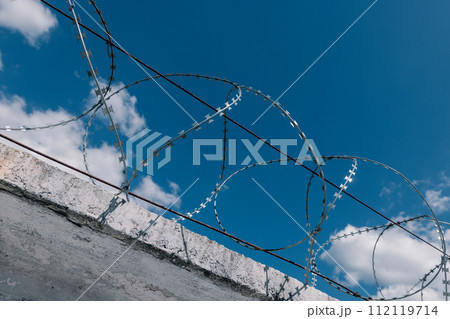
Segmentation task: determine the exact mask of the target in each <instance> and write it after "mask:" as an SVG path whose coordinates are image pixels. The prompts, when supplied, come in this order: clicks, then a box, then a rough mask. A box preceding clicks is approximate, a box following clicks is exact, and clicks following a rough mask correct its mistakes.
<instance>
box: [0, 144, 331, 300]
mask: <svg viewBox="0 0 450 319" xmlns="http://www.w3.org/2000/svg"><path fill="white" fill-rule="evenodd" d="M0 189H1V190H0V299H32V300H35V299H38V300H74V299H77V298H78V297H79V296H80V295H81V294H82V293H83V292H84V291H85V290H86V289H87V288H88V287H89V286H90V285H91V284H92V283H93V282H94V281H95V280H96V279H97V278H98V277H99V276H100V275H101V274H102V273H103V272H104V271H105V270H106V269H107V268H108V267H109V266H110V265H111V264H112V263H113V262H114V261H115V260H116V259H118V258H119V257H120V256H121V255H122V254H123V256H122V257H121V258H120V259H119V260H118V261H117V263H115V264H114V266H112V267H111V268H110V269H109V270H108V271H107V272H106V274H105V275H104V276H103V277H102V278H101V279H100V280H99V281H98V282H96V283H95V285H94V286H93V287H92V288H91V289H90V290H89V291H88V292H87V293H86V294H85V295H84V296H83V297H82V299H81V300H265V299H275V298H276V299H284V300H332V298H330V297H329V296H327V295H326V294H324V293H322V292H320V291H318V290H316V289H314V288H311V287H307V288H306V289H305V287H303V284H302V283H301V282H299V281H298V280H296V279H294V278H289V277H287V276H286V275H284V274H283V273H281V272H279V271H277V270H275V269H272V268H270V267H267V266H264V265H262V264H260V263H258V262H255V261H253V260H251V259H249V258H247V257H245V256H243V255H241V254H238V253H236V252H234V251H231V250H229V249H227V248H225V247H224V246H222V245H219V244H218V243H216V242H214V241H211V240H209V239H208V238H206V237H204V236H201V235H198V234H196V233H193V232H191V231H189V230H187V229H184V228H182V226H181V225H180V224H178V223H176V222H174V221H171V220H167V219H165V218H160V219H158V221H157V223H156V224H155V225H153V226H152V227H151V228H150V230H149V231H148V232H147V234H146V235H145V236H142V237H141V238H140V239H139V241H138V242H136V244H135V245H133V247H132V248H131V249H129V247H130V244H131V243H132V242H133V238H136V237H137V234H138V233H139V232H140V231H141V230H144V229H145V228H146V227H147V226H148V224H149V222H150V221H152V220H154V219H155V218H156V217H157V215H156V214H153V213H150V212H149V211H147V210H145V209H143V208H142V207H139V206H136V205H134V204H132V203H126V202H123V201H121V200H120V199H117V198H116V197H114V195H113V194H111V193H108V192H106V191H104V190H102V189H101V188H99V187H97V186H94V185H92V184H90V183H88V182H86V181H83V180H81V179H79V178H77V177H75V176H73V175H71V174H68V173H66V172H63V171H61V170H59V169H57V168H55V167H53V166H50V165H48V164H46V163H43V162H42V161H40V160H38V159H36V158H35V157H33V156H31V155H30V154H27V153H24V152H19V151H17V150H14V149H12V148H9V147H6V146H4V145H2V144H0ZM114 203H118V204H114ZM104 212H109V215H108V216H107V218H106V221H105V224H104V225H102V224H101V223H99V222H98V221H97V219H98V218H99V216H100V215H102V213H104ZM280 285H282V286H283V288H284V289H282V290H280ZM302 288H303V289H302Z"/></svg>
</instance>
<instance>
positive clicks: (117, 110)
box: [88, 80, 146, 138]
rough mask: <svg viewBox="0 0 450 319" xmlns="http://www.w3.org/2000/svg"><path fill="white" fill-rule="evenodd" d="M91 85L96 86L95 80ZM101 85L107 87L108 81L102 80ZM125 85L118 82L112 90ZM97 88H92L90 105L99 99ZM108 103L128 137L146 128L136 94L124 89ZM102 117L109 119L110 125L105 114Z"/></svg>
mask: <svg viewBox="0 0 450 319" xmlns="http://www.w3.org/2000/svg"><path fill="white" fill-rule="evenodd" d="M91 85H92V86H93V87H94V83H93V82H92V83H91ZM100 85H101V87H106V82H105V81H104V80H100ZM124 86H125V84H123V83H121V82H117V83H115V84H113V85H112V86H111V92H115V91H117V90H119V89H120V88H122V87H124ZM95 89H96V87H95ZM95 89H92V90H91V94H90V97H89V102H88V107H90V106H91V105H93V104H95V103H97V101H98V97H97V96H96V95H95V91H94V90H95ZM107 104H108V105H111V106H112V107H113V110H114V113H112V117H113V119H114V121H115V122H116V123H118V124H119V128H120V131H121V132H122V133H123V134H125V136H127V137H128V138H129V137H132V136H133V135H134V134H136V133H138V132H139V131H141V130H142V129H144V128H145V125H146V122H145V118H144V116H142V115H140V114H139V113H138V111H137V108H136V104H137V98H136V96H133V95H130V93H128V91H127V90H123V91H121V92H120V93H118V94H116V95H114V96H112V97H111V98H110V99H109V100H108V101H107ZM102 117H103V118H104V119H105V120H106V121H107V123H108V125H110V124H109V120H108V119H107V118H106V117H104V116H103V115H102Z"/></svg>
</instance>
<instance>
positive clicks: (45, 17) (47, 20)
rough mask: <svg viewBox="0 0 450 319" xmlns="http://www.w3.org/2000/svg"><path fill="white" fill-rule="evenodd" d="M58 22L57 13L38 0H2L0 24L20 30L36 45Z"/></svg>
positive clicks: (31, 43) (0, 2)
mask: <svg viewBox="0 0 450 319" xmlns="http://www.w3.org/2000/svg"><path fill="white" fill-rule="evenodd" d="M57 24H58V21H57V19H56V17H55V15H54V14H53V13H52V12H51V11H50V9H48V8H46V7H45V6H44V5H43V4H42V3H41V2H39V1H38V0H0V26H1V27H5V28H8V29H10V30H13V31H18V32H20V33H21V34H22V35H23V36H24V37H25V39H26V40H27V41H28V43H29V44H30V45H32V46H34V47H38V42H39V40H40V39H42V38H43V37H45V36H48V34H49V32H50V30H51V29H52V28H54V27H55V26H56V25H57Z"/></svg>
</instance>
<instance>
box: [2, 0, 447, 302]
mask: <svg viewBox="0 0 450 319" xmlns="http://www.w3.org/2000/svg"><path fill="white" fill-rule="evenodd" d="M41 2H42V3H44V4H46V5H47V6H49V7H51V8H52V9H54V10H56V11H57V12H59V13H61V14H63V15H64V16H66V17H67V18H69V19H71V20H72V21H73V22H74V25H75V27H76V31H77V39H78V40H79V41H80V42H81V46H82V49H83V52H82V55H81V56H82V58H83V59H86V61H87V63H88V65H89V70H88V76H89V78H92V79H93V81H94V84H95V89H94V93H95V95H96V97H98V101H97V102H96V103H95V104H94V105H92V106H91V107H89V108H88V109H87V110H86V111H84V112H82V113H81V114H79V115H77V116H74V117H72V118H69V119H67V120H64V121H59V122H56V123H52V124H46V125H40V126H34V127H27V126H16V127H12V126H10V125H8V126H6V125H5V126H3V127H0V130H4V131H34V130H43V129H49V128H53V127H58V126H64V125H67V124H69V123H72V122H75V121H78V120H80V119H83V118H85V117H86V116H87V115H90V118H89V120H88V121H87V124H86V127H85V131H84V134H83V144H82V153H83V163H84V166H85V168H86V172H87V175H86V176H88V177H89V178H90V179H91V181H92V182H93V183H95V181H96V180H97V181H98V178H94V177H93V175H91V174H90V173H89V159H88V156H87V149H88V132H89V128H90V127H91V125H92V123H93V120H94V118H95V116H96V115H97V113H98V111H99V110H101V111H102V113H103V114H104V115H105V116H106V117H107V118H108V120H109V124H110V125H109V126H108V128H109V131H110V132H112V133H113V135H114V138H115V143H114V144H115V146H116V148H117V150H118V152H119V153H120V154H119V162H120V163H121V166H122V175H123V182H122V184H121V186H120V187H115V188H116V189H117V190H118V191H119V193H118V194H120V193H124V194H125V196H126V198H127V199H128V195H129V194H132V193H131V192H130V190H131V185H132V182H133V181H134V180H135V179H136V178H137V177H138V172H139V171H140V170H141V169H142V168H143V167H146V166H147V165H148V164H149V162H150V160H152V159H153V158H155V157H157V156H158V155H159V154H160V153H161V152H162V151H164V150H166V149H169V148H172V147H173V146H174V145H175V144H178V143H179V142H181V141H182V140H184V139H185V138H186V137H187V136H188V135H189V134H191V133H193V132H196V131H198V130H199V129H200V128H201V127H202V126H204V125H206V124H210V123H212V122H214V121H215V120H216V119H217V118H220V117H222V118H223V139H222V140H223V143H222V165H221V167H220V173H219V178H218V182H217V183H216V184H215V186H214V187H213V190H212V191H211V193H210V194H209V195H208V196H207V197H206V198H205V200H204V201H202V202H201V203H200V204H199V205H198V206H197V208H195V209H194V210H193V211H191V212H189V213H187V214H186V215H183V214H180V213H177V212H175V211H173V210H169V211H171V212H173V213H174V214H175V215H176V216H177V218H174V219H175V220H177V221H182V220H185V219H187V220H190V221H195V220H194V219H193V218H192V217H193V216H194V215H196V214H198V213H200V212H201V211H203V210H204V209H205V208H206V207H207V206H208V205H209V203H211V202H213V211H214V215H215V218H216V220H217V223H218V225H219V228H220V229H219V230H217V231H219V232H220V233H222V234H225V235H227V236H228V237H229V238H231V239H232V240H233V241H235V242H236V243H238V244H240V245H242V246H244V247H247V248H249V249H253V250H260V251H264V252H266V253H269V254H271V255H275V254H274V253H273V252H274V251H278V250H285V249H289V248H292V247H295V246H298V245H300V244H302V243H306V251H307V258H306V266H302V267H301V268H303V269H305V282H304V283H305V286H304V287H306V286H308V285H311V286H316V282H317V276H319V277H321V278H322V279H323V280H324V281H325V282H326V283H328V284H330V285H331V286H332V287H334V288H335V289H337V290H339V291H343V292H345V293H347V294H349V295H351V296H355V297H358V298H362V299H366V300H367V299H377V298H375V297H373V296H365V297H364V296H363V295H362V294H360V293H358V292H355V291H353V290H351V289H349V288H347V287H345V286H344V285H342V284H340V283H338V282H337V281H335V280H333V279H331V278H329V277H327V276H325V275H323V274H321V273H320V270H319V268H318V266H317V258H318V254H319V253H320V252H323V251H324V250H325V247H327V246H329V245H331V244H333V243H335V242H336V241H339V240H345V239H347V238H349V237H354V236H357V235H361V234H363V233H368V232H372V231H378V230H380V229H381V232H380V233H379V235H378V237H377V240H376V242H375V244H374V246H373V251H372V272H373V276H374V285H375V286H376V290H377V292H378V294H379V295H380V296H381V298H378V299H380V300H386V298H385V297H384V295H383V292H382V287H381V285H380V282H379V279H378V277H377V272H376V263H375V251H376V248H377V245H378V242H379V240H380V239H381V237H382V236H383V234H384V233H385V232H386V231H387V230H388V229H391V228H393V227H398V228H399V229H401V230H403V231H405V232H406V233H408V234H410V235H411V236H412V237H413V238H415V239H416V240H418V242H420V241H422V242H424V243H425V244H427V245H428V246H430V247H432V248H433V249H435V250H437V251H439V252H440V254H441V256H442V257H441V260H440V262H439V263H437V264H436V266H434V267H433V268H432V269H431V270H430V271H429V272H427V273H426V274H424V275H423V276H422V277H421V278H420V279H419V280H418V281H417V282H415V283H414V284H413V285H412V286H411V287H410V288H409V289H408V290H407V291H406V293H405V294H404V295H402V296H396V297H393V298H391V299H392V300H396V299H404V298H407V297H411V296H413V295H415V294H417V293H419V292H420V294H421V298H423V291H424V289H426V288H427V287H429V285H430V284H431V283H432V282H433V281H434V280H435V279H436V278H437V277H438V275H439V274H441V273H442V274H443V277H444V280H443V287H444V296H445V298H446V300H447V299H448V296H449V293H448V291H449V290H448V285H449V281H448V278H447V273H448V268H447V262H448V255H447V252H446V243H445V238H444V232H443V230H442V227H441V224H440V221H439V220H438V219H437V218H436V215H435V213H434V212H433V209H432V207H431V206H430V205H429V203H428V202H427V200H426V198H425V197H424V196H423V195H422V194H421V193H420V192H419V190H418V189H417V188H416V187H415V186H414V185H413V183H411V182H410V181H409V180H408V179H407V178H406V177H405V176H404V175H403V174H401V173H400V172H399V171H397V170H395V169H393V168H391V167H389V166H388V165H386V164H383V163H380V162H377V161H374V160H371V159H367V158H363V157H358V156H349V155H333V156H324V157H323V161H330V160H335V159H337V160H350V161H352V166H351V168H350V169H349V170H348V174H346V175H345V177H344V180H343V181H342V183H340V184H339V185H337V184H335V183H333V182H331V181H330V180H329V179H327V178H326V177H325V173H324V171H323V168H322V164H323V163H322V162H321V161H320V160H319V157H318V156H317V155H318V154H316V153H315V149H314V147H313V146H312V145H311V144H310V142H309V140H308V138H307V137H306V134H305V133H304V132H303V130H302V129H301V128H300V125H299V124H298V122H297V121H296V120H295V119H294V118H293V116H292V115H291V113H290V112H289V111H287V110H286V109H285V108H283V107H282V106H281V104H280V103H279V101H278V99H277V100H274V99H272V98H271V97H270V96H269V95H266V94H264V93H262V92H261V91H260V90H256V89H254V88H253V87H248V86H244V85H240V84H238V83H235V82H233V81H230V80H226V79H223V78H219V77H216V76H209V75H199V74H190V73H170V74H162V73H159V72H158V71H156V70H154V69H153V68H151V67H150V66H148V65H146V64H145V63H143V62H142V61H140V60H139V59H137V58H135V57H134V56H132V55H130V54H129V53H128V52H127V51H125V50H124V49H123V48H122V47H120V46H117V45H116V44H115V43H114V42H115V41H114V39H113V37H112V36H111V33H110V30H109V29H108V27H107V23H106V20H105V18H104V16H103V14H102V12H101V10H100V9H99V7H98V6H97V2H96V1H88V2H89V4H90V5H92V7H93V9H94V11H95V13H96V15H97V17H98V19H99V20H100V22H99V23H100V24H101V26H102V29H103V31H104V33H105V34H106V38H105V37H103V36H101V35H100V34H98V33H96V32H95V31H93V30H91V29H89V28H88V27H86V26H85V25H83V24H82V23H81V21H80V17H79V16H78V15H77V13H76V12H75V5H74V2H73V1H72V0H67V2H68V4H69V12H70V14H71V15H72V16H70V15H68V14H66V13H64V12H62V11H61V10H59V9H58V8H56V7H55V6H53V5H51V4H49V3H48V2H47V1H44V0H41ZM83 10H85V9H84V8H83ZM82 28H84V29H85V30H88V31H89V32H91V33H93V34H94V35H96V36H97V37H99V38H100V39H102V40H103V41H105V43H106V45H107V53H108V58H109V61H110V62H109V66H110V73H109V76H108V82H107V84H106V86H105V87H103V86H102V85H101V82H102V81H101V80H100V79H99V73H98V71H97V69H96V68H94V65H93V63H92V60H91V57H92V52H91V50H89V49H88V48H87V46H86V43H85V39H86V33H85V31H82ZM114 49H117V50H118V51H120V52H122V53H125V54H127V55H128V56H129V57H131V58H132V59H133V60H134V61H136V63H139V64H141V65H142V66H144V67H146V68H148V69H150V70H151V71H153V72H155V73H156V75H154V76H150V77H146V78H144V79H141V80H137V81H135V82H132V83H130V84H127V85H124V86H122V87H120V88H119V89H117V90H116V91H114V92H112V83H113V81H114V76H115V70H116V60H115V53H114ZM191 77H192V78H195V79H206V80H215V81H217V82H219V83H222V84H226V85H229V86H231V88H230V90H229V92H228V94H227V96H226V100H225V103H224V104H223V106H220V107H217V108H215V107H213V106H211V105H210V104H209V103H206V102H205V101H204V100H202V99H201V98H199V97H197V96H196V95H194V94H193V93H191V92H190V91H188V90H186V89H184V88H183V87H181V86H180V85H179V84H177V83H175V82H174V81H173V80H171V78H191ZM159 78H162V79H164V80H166V81H168V82H169V83H171V84H173V85H175V86H176V87H178V88H179V89H181V90H182V91H183V92H185V93H186V94H188V95H190V96H191V97H193V98H195V99H196V100H197V101H199V102H201V103H202V104H204V105H205V106H207V107H209V108H210V109H211V110H212V111H213V114H212V115H210V114H206V115H205V116H204V119H203V120H202V121H199V122H197V121H195V120H194V123H192V125H191V126H190V127H188V128H186V127H185V128H184V129H183V130H181V131H180V132H179V133H178V134H177V135H176V136H175V137H173V138H170V139H168V140H167V141H165V142H164V143H163V145H161V146H159V147H157V148H156V149H155V150H154V151H153V152H152V154H151V155H150V156H147V157H146V158H143V159H142V160H141V162H140V163H139V165H137V167H135V168H134V169H133V171H132V172H131V174H130V175H129V176H128V173H127V164H126V161H127V160H128V161H131V159H127V158H126V154H125V152H124V150H123V141H122V139H121V137H120V133H119V122H120V119H119V122H117V121H115V120H114V118H113V116H112V113H113V111H114V105H113V104H111V103H110V104H108V101H110V100H111V98H112V97H113V96H115V95H117V94H119V93H120V92H122V91H124V90H127V89H129V88H130V87H132V86H135V85H138V84H141V83H143V82H145V81H150V80H155V79H159ZM234 91H236V94H235V95H234V96H232V93H233V92H234ZM244 92H247V93H254V94H255V95H256V96H258V97H260V98H262V99H264V100H266V101H269V102H270V103H271V106H273V107H274V108H276V109H278V110H279V111H280V114H281V115H282V117H284V118H285V119H286V121H287V123H289V125H290V126H291V127H292V128H293V129H294V130H295V131H296V134H297V136H298V137H299V138H300V140H303V141H304V143H305V145H306V147H307V149H308V152H310V153H311V154H312V156H311V157H309V158H293V157H292V156H290V155H288V154H287V153H286V152H283V151H282V150H281V149H278V148H276V147H275V146H274V145H272V144H270V143H269V142H267V141H266V140H265V139H262V138H261V137H259V136H258V135H257V134H255V133H254V132H252V131H251V130H249V129H248V128H247V127H245V126H244V125H242V124H239V123H238V122H236V121H235V120H233V119H232V118H230V117H229V116H228V112H229V111H231V110H232V109H233V108H234V107H235V106H237V105H238V103H240V102H241V101H242V99H243V98H244V94H243V93H244ZM230 97H231V99H230ZM228 123H232V124H235V125H237V126H238V127H240V128H241V129H243V130H244V131H246V132H247V133H249V134H250V135H252V136H254V137H255V138H257V139H258V140H261V141H263V143H264V144H266V145H267V146H269V147H271V148H272V149H274V150H276V151H277V152H278V153H280V154H281V156H284V159H279V160H270V161H263V162H259V163H254V164H251V165H247V166H245V167H243V168H241V169H238V170H236V171H235V172H233V173H231V174H229V175H228V176H227V175H226V173H227V166H226V150H227V147H228V136H227V131H228V129H227V125H228ZM304 159H310V160H311V161H312V162H313V165H314V167H313V168H309V167H307V166H305V165H303V160H304ZM358 161H362V162H366V163H370V164H375V165H378V166H381V167H383V168H386V169H388V170H389V171H390V172H393V173H394V174H396V175H398V176H400V177H401V178H402V179H403V180H404V181H405V182H406V183H407V184H409V185H410V186H411V187H412V188H413V190H414V191H415V192H416V193H417V194H418V195H419V196H420V198H421V199H422V200H423V202H424V203H425V205H426V206H427V208H428V210H429V211H430V214H429V215H421V216H418V217H412V218H408V219H404V220H400V221H393V220H391V219H390V218H388V217H387V216H385V215H384V214H382V213H380V212H379V211H378V210H376V209H374V208H373V207H371V206H369V205H368V204H366V203H364V202H363V201H361V200H360V199H358V198H357V197H355V196H353V195H351V194H350V193H349V192H348V191H347V188H348V187H349V185H350V183H351V182H352V179H353V178H354V176H355V174H356V171H357V169H358ZM281 162H291V163H294V164H296V165H299V166H301V167H303V168H305V169H307V170H308V171H309V172H310V173H311V176H310V178H309V180H308V182H307V185H306V200H305V201H306V205H305V218H306V225H305V226H306V236H305V237H302V239H300V240H299V241H297V242H295V243H293V244H290V245H288V246H285V247H277V248H262V247H259V246H255V245H253V244H251V243H249V242H246V241H245V240H243V239H240V238H238V237H235V236H233V235H232V234H230V233H228V232H227V231H226V228H225V227H224V224H223V221H222V220H221V219H220V217H219V210H218V207H217V199H218V196H219V194H220V191H221V189H223V188H224V186H225V185H226V183H227V182H228V181H230V179H231V178H233V177H234V176H236V175H237V174H240V173H242V172H244V171H247V170H248V169H250V168H254V167H257V166H267V165H269V164H275V163H281ZM314 177H318V178H320V182H321V191H322V193H323V198H322V203H321V209H320V213H317V215H318V221H317V223H316V224H315V225H311V222H312V215H311V212H310V208H309V207H310V191H311V187H312V181H313V179H314ZM102 182H103V181H102ZM327 184H329V185H331V186H332V187H334V188H335V189H336V192H335V193H334V195H333V199H332V200H331V201H329V202H328V201H327ZM343 196H348V197H350V198H352V199H354V200H356V201H357V202H358V203H360V204H362V205H363V206H364V207H366V208H368V209H369V210H370V211H372V212H374V213H376V214H378V215H379V216H381V217H383V218H384V219H386V220H387V221H388V222H389V223H387V224H384V225H380V226H373V227H367V228H366V229H365V230H358V231H357V232H351V233H348V234H343V235H339V236H336V237H330V239H328V240H327V241H325V243H323V244H321V245H319V244H318V241H317V238H318V235H319V234H320V233H321V232H322V230H323V225H324V223H326V221H327V220H328V218H329V217H330V213H331V211H333V210H334V209H335V208H336V205H337V201H338V200H339V199H341V198H342V197H343ZM141 199H142V198H141ZM143 200H145V199H143ZM146 201H147V202H151V201H148V200H146ZM151 203H152V204H153V205H155V206H157V207H163V206H162V205H160V204H158V203H154V202H151ZM425 217H427V218H430V219H431V220H432V222H433V223H434V227H435V228H436V231H437V233H438V235H439V236H438V238H437V241H438V242H439V246H440V248H439V247H436V246H435V245H434V244H433V243H431V242H429V241H427V240H425V239H423V238H422V237H420V236H419V235H417V234H415V233H414V232H412V231H410V230H408V229H407V228H405V227H404V226H403V224H407V223H410V222H413V221H418V220H421V219H423V218H425ZM195 222H198V221H195ZM208 227H209V228H211V227H210V226H208ZM315 245H319V248H318V249H314V247H315ZM281 258H282V257H281ZM288 262H290V263H293V262H292V261H288ZM293 264H296V263H293ZM296 265H298V264H296ZM298 266H299V265H298Z"/></svg>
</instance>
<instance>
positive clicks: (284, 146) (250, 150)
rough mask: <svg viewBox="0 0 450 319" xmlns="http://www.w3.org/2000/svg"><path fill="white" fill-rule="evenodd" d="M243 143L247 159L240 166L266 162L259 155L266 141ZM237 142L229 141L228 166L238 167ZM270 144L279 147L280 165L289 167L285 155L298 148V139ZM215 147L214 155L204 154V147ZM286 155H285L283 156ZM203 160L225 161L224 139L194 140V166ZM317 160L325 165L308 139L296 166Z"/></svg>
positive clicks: (276, 140) (245, 140)
mask: <svg viewBox="0 0 450 319" xmlns="http://www.w3.org/2000/svg"><path fill="white" fill-rule="evenodd" d="M240 141H241V143H242V144H243V145H244V146H245V150H246V153H247V154H246V155H247V156H246V157H245V158H244V160H243V161H242V162H241V163H240V165H243V166H247V165H249V164H250V163H251V162H252V159H253V160H254V161H255V163H262V162H264V159H263V157H262V156H261V154H259V150H260V149H261V147H262V146H263V145H264V142H265V140H258V141H257V142H256V143H255V144H252V143H251V142H250V140H248V139H241V140H240ZM236 144H237V140H235V139H228V146H227V148H226V151H227V154H226V157H227V160H228V166H233V165H237V163H236V161H237V160H236V158H237V155H236V152H237V147H236ZM270 144H271V145H273V146H276V147H277V146H278V149H279V150H280V151H281V153H280V160H281V161H280V165H287V157H286V155H284V154H288V147H289V146H297V140H296V139H271V140H270ZM204 146H208V147H211V146H213V147H214V149H215V151H214V152H213V153H209V154H204V153H203V152H202V147H204ZM283 153H284V154H283ZM202 155H203V158H204V159H205V160H206V161H222V160H223V140H222V139H194V140H193V158H192V162H193V165H200V163H201V159H202ZM313 159H314V160H315V162H316V163H318V164H319V165H324V164H325V163H324V160H323V158H322V155H320V152H319V149H318V148H317V146H316V144H315V143H314V140H312V139H307V140H306V141H305V142H304V143H303V146H302V149H301V150H300V153H299V154H298V156H297V157H296V163H295V164H296V165H301V164H303V162H304V161H312V160H313Z"/></svg>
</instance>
